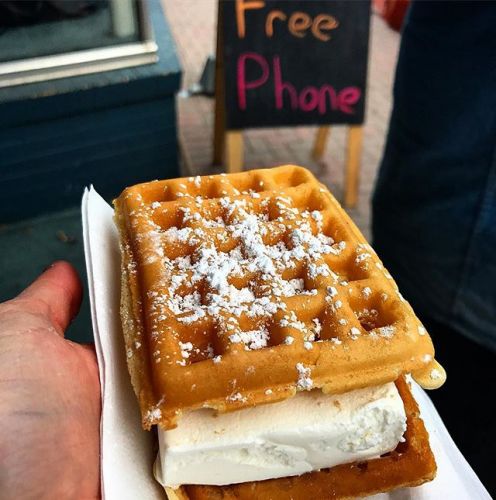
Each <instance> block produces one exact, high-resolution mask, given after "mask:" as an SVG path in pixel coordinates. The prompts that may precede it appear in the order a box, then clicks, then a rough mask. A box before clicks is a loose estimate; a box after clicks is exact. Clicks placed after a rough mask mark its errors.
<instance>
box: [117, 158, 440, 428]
mask: <svg viewBox="0 0 496 500" xmlns="http://www.w3.org/2000/svg"><path fill="white" fill-rule="evenodd" d="M116 211H117V221H118V225H119V227H120V230H121V239H122V242H123V257H124V264H125V266H124V269H123V272H124V275H125V276H126V281H127V287H128V289H129V290H130V294H131V295H132V296H133V297H134V298H135V300H134V302H135V304H138V306H139V307H137V308H135V309H134V312H131V311H130V308H129V307H125V308H123V309H125V310H124V312H123V319H124V321H123V323H124V330H125V335H126V346H127V352H128V361H129V364H130V369H131V372H132V375H134V376H133V383H134V386H135V389H137V392H138V393H139V394H138V395H139V397H140V401H141V406H142V411H143V418H144V425H145V427H148V426H149V425H151V424H153V423H160V424H161V425H163V426H164V427H166V428H168V427H171V426H173V425H174V422H175V419H176V417H177V416H178V415H179V413H180V411H182V410H190V409H194V408H198V407H201V406H208V407H212V408H215V409H217V410H219V411H227V410H231V409H236V408H239V407H243V406H246V405H253V404H260V403H263V402H271V401H277V400H280V399H283V398H286V397H289V396H291V395H292V394H294V392H295V391H296V390H304V389H312V388H314V387H321V388H323V390H326V391H330V392H343V391H345V390H351V389H353V388H357V387H364V386H367V385H371V383H382V382H386V381H389V380H395V379H396V378H397V377H398V376H399V375H400V374H401V373H405V372H406V371H413V372H414V373H416V374H417V375H418V377H417V378H418V379H419V381H420V382H424V384H423V385H424V386H429V385H430V386H435V385H436V384H437V383H438V381H437V380H436V377H432V376H431V375H432V373H433V370H434V373H436V372H437V373H439V376H438V379H442V378H443V373H442V371H440V370H441V369H440V367H439V366H438V365H437V364H436V362H435V361H434V359H433V355H434V352H433V348H432V343H431V341H430V338H429V336H428V335H427V334H426V332H425V330H424V328H423V327H422V325H421V324H420V322H419V321H418V320H417V318H416V317H415V316H414V314H413V311H412V310H411V308H410V306H409V305H408V304H407V303H406V302H405V301H404V299H403V298H402V297H401V295H400V294H399V292H398V290H397V287H396V285H395V283H394V281H393V280H392V278H391V276H390V275H389V274H388V273H387V271H386V270H385V269H384V268H383V266H382V264H381V262H380V261H379V259H378V258H377V256H376V255H375V253H374V252H373V250H372V249H371V247H370V246H369V245H368V244H367V243H366V242H365V240H364V239H363V237H362V236H361V234H360V233H359V231H358V229H357V228H356V227H355V226H354V225H353V223H352V222H351V220H350V219H349V218H348V216H347V215H346V214H345V213H344V212H343V211H342V209H341V207H339V205H338V204H337V202H336V201H335V200H334V198H333V197H332V196H331V195H330V193H329V192H328V191H327V189H325V188H324V187H323V186H322V185H320V184H319V183H318V182H317V181H316V179H315V178H314V177H313V176H312V175H311V174H310V173H309V172H308V171H306V170H305V169H302V168H300V167H293V166H288V167H279V168H276V169H271V170H261V171H252V172H246V173H241V174H233V175H230V176H225V175H221V176H209V177H202V178H200V177H197V178H189V179H177V180H172V181H161V182H152V183H148V184H144V185H138V186H135V187H133V188H129V189H128V190H126V191H125V192H124V193H123V194H122V195H121V197H120V198H119V200H117V203H116ZM126 324H128V325H131V327H129V326H128V328H126ZM126 330H127V333H126ZM136 357H138V358H139V360H135V359H133V358H136ZM137 371H138V372H139V373H136V372H137ZM133 372H134V374H133ZM143 379H146V380H143Z"/></svg>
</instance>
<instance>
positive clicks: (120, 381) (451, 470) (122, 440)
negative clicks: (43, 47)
mask: <svg viewBox="0 0 496 500" xmlns="http://www.w3.org/2000/svg"><path fill="white" fill-rule="evenodd" d="M81 211H82V217H83V236H84V251H85V255H86V269H87V274H88V289H89V295H90V303H91V318H92V322H93V333H94V337H95V347H96V352H97V358H98V368H99V371H100V381H101V392H102V419H101V438H100V441H101V487H102V498H103V499H104V500H126V499H130V500H131V499H132V500H135V499H138V498H139V499H140V500H164V499H165V498H166V497H165V492H164V490H163V489H162V488H161V487H160V486H159V485H158V483H157V482H156V481H155V480H154V479H153V476H152V465H153V461H154V458H155V453H156V451H155V444H154V442H155V437H154V433H153V432H146V431H143V430H142V428H141V417H140V413H139V409H138V404H137V401H136V397H135V395H134V392H133V389H132V387H131V382H130V378H129V375H128V372H127V366H126V355H125V349H124V339H123V335H122V332H121V324H120V317H119V297H120V279H121V272H120V253H119V238H118V233H117V229H116V227H115V225H114V221H113V210H112V208H111V207H110V206H109V205H108V204H107V203H106V202H105V200H103V198H102V197H101V196H100V195H99V194H98V193H97V192H96V191H95V190H94V189H93V188H92V187H91V188H90V189H89V190H88V189H87V190H85V192H84V195H83V201H82V210H81ZM413 394H414V396H415V399H416V400H417V402H418V404H419V406H420V409H421V412H422V418H423V419H424V422H425V425H426V427H427V430H428V431H429V434H430V442H431V446H432V450H433V452H434V455H435V457H436V462H437V465H438V472H437V477H436V479H435V480H434V481H432V482H430V483H427V484H424V485H422V486H420V487H417V488H404V489H400V490H396V491H394V492H392V493H386V494H380V495H375V496H373V497H370V498H371V499H374V500H407V499H414V500H426V499H429V500H439V499H440V498H443V497H444V498H449V499H457V500H465V499H467V500H468V499H470V500H479V499H480V500H486V499H488V500H489V499H490V498H491V497H490V495H489V493H488V492H487V491H486V489H485V488H484V486H483V485H482V483H481V482H480V481H479V479H478V478H477V476H476V475H475V473H474V471H473V470H472V468H471V467H470V465H469V464H468V463H467V461H466V460H465V458H464V457H463V455H462V454H461V453H460V451H459V450H458V448H457V447H456V445H455V443H454V442H453V440H452V439H451V437H450V435H449V433H448V431H447V430H446V427H445V426H444V424H443V422H442V420H441V417H440V416H439V414H438V413H437V411H436V409H435V408H434V405H433V404H432V402H431V400H430V399H429V397H428V396H427V395H426V393H425V392H424V391H423V390H422V389H421V388H420V387H419V386H418V385H416V384H415V383H413Z"/></svg>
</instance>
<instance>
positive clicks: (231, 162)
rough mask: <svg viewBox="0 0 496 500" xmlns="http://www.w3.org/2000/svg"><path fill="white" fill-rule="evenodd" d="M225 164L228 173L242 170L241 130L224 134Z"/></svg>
mask: <svg viewBox="0 0 496 500" xmlns="http://www.w3.org/2000/svg"><path fill="white" fill-rule="evenodd" d="M226 164H227V172H228V173H232V172H241V170H243V132H242V131H241V130H234V131H228V132H226Z"/></svg>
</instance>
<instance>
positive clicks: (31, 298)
mask: <svg viewBox="0 0 496 500" xmlns="http://www.w3.org/2000/svg"><path fill="white" fill-rule="evenodd" d="M82 293H83V292H82V287H81V281H80V279H79V276H78V274H77V271H76V270H75V269H74V268H73V267H72V266H71V265H70V264H69V263H68V262H64V261H58V262H55V263H54V264H52V265H51V266H50V267H49V268H48V269H47V270H46V271H45V272H44V273H43V274H42V275H41V276H39V277H38V278H37V279H36V280H35V281H34V282H33V283H32V284H31V285H30V286H29V287H28V288H26V290H24V291H23V292H22V293H21V294H20V295H19V296H18V299H21V300H22V302H23V303H24V307H27V308H28V309H30V310H31V311H32V312H38V313H39V312H42V313H45V314H48V316H49V319H50V321H51V322H52V324H53V326H54V327H55V328H56V330H57V331H58V332H59V334H61V335H63V334H64V332H65V330H66V328H67V327H68V326H69V324H70V322H71V321H72V320H73V319H74V317H75V316H76V314H77V313H78V311H79V307H80V305H81V299H82ZM14 300H17V299H14ZM43 306H44V307H43ZM41 309H44V311H42V310H41Z"/></svg>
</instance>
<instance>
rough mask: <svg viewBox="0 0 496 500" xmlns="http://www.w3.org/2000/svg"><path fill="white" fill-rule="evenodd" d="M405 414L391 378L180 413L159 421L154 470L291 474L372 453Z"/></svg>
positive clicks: (209, 476) (194, 479) (395, 434)
mask: <svg viewBox="0 0 496 500" xmlns="http://www.w3.org/2000/svg"><path fill="white" fill-rule="evenodd" d="M405 429H406V415H405V409H404V406H403V401H402V400H401V397H400V395H399V394H398V390H397V389H396V386H395V385H394V384H393V383H390V384H386V385H382V386H378V387H370V388H366V389H359V390H356V391H352V392H348V393H346V394H340V395H337V396H330V395H326V394H323V393H322V392H321V391H319V390H314V391H311V392H300V393H298V394H297V395H296V396H295V397H294V398H291V399H288V400H286V401H283V402H279V403H273V404H267V405H261V406H257V407H254V408H247V409H243V410H238V411H235V412H232V413H225V414H219V415H217V416H216V415H215V414H214V413H213V412H212V411H211V410H199V411H196V412H191V413H189V414H185V415H184V416H183V417H182V418H180V419H179V425H178V427H177V428H176V429H173V430H169V431H163V430H161V429H160V428H159V430H158V436H159V446H160V451H159V456H158V458H157V461H156V463H155V476H156V478H157V480H158V481H159V482H160V483H161V484H162V485H163V486H171V487H177V486H179V485H181V484H211V485H225V484H234V483H244V482H248V481H262V480H264V479H272V478H277V477H286V476H295V475H300V474H304V473H305V472H310V471H314V470H319V469H322V468H326V467H333V466H335V465H338V464H343V463H349V462H354V461H356V460H364V459H367V458H371V457H377V456H379V455H382V454H383V453H386V452H388V451H391V450H393V449H394V448H396V446H397V444H398V443H399V442H400V441H401V440H402V436H403V434H404V432H405Z"/></svg>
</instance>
